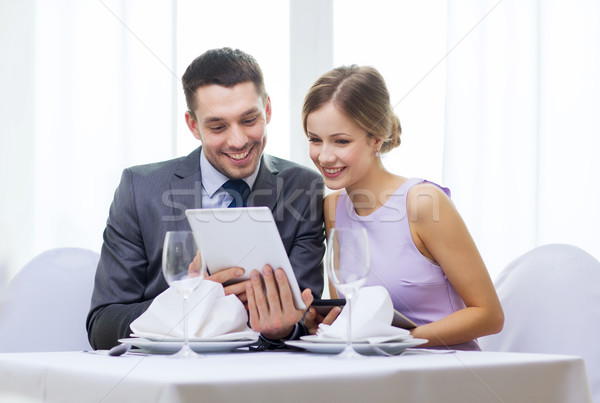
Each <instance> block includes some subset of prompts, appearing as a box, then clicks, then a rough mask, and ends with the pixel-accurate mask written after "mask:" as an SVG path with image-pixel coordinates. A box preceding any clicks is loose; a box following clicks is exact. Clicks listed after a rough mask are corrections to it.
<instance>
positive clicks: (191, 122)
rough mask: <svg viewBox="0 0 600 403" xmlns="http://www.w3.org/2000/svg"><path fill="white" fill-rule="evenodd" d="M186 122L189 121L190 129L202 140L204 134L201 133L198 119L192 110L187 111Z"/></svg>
mask: <svg viewBox="0 0 600 403" xmlns="http://www.w3.org/2000/svg"><path fill="white" fill-rule="evenodd" d="M185 123H187V126H188V129H190V131H191V132H192V134H193V135H194V137H196V138H197V139H198V140H200V141H202V135H201V134H200V130H199V129H198V121H197V120H196V118H195V117H194V116H193V115H192V112H190V111H186V112H185Z"/></svg>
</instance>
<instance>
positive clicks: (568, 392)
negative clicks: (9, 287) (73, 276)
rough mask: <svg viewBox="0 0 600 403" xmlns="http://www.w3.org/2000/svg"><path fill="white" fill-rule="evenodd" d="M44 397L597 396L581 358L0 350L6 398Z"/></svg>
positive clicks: (480, 400) (569, 400)
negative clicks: (177, 355)
mask: <svg viewBox="0 0 600 403" xmlns="http://www.w3.org/2000/svg"><path fill="white" fill-rule="evenodd" d="M3 395H4V396H8V395H11V396H13V397H14V396H16V395H23V396H27V397H31V398H33V400H32V401H44V402H61V403H63V402H65V403H67V402H77V403H82V402H94V403H96V402H144V403H146V402H169V403H176V402H192V401H205V402H215V401H219V402H221V401H223V402H237V403H241V402H302V403H306V402H307V401H309V402H310V401H326V402H336V401H339V402H411V403H414V402H461V403H468V402H474V403H485V402H494V403H500V402H502V403H509V402H515V403H524V402H527V403H532V402H543V403H553V402H561V403H578V402H586V403H587V402H591V399H590V392H589V387H588V383H587V378H586V374H585V369H584V363H583V360H582V359H581V358H578V357H571V356H558V355H542V354H521V353H491V352H457V353H455V354H427V353H422V354H410V355H402V356H395V357H367V358H365V359H363V360H359V361H340V360H336V359H332V358H331V356H328V355H317V354H305V353H296V352H238V353H230V354H212V355H207V356H206V358H203V359H199V360H193V361H186V360H175V359H170V358H168V357H166V356H122V357H108V356H101V355H94V354H90V353H83V352H60V353H12V354H0V401H2V396H3Z"/></svg>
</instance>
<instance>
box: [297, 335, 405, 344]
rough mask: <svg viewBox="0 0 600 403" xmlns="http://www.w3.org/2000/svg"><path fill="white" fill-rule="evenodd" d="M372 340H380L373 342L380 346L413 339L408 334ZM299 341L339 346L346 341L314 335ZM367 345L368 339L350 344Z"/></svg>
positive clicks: (357, 340) (301, 338)
mask: <svg viewBox="0 0 600 403" xmlns="http://www.w3.org/2000/svg"><path fill="white" fill-rule="evenodd" d="M373 339H380V340H375V341H377V343H375V344H381V343H393V342H401V341H409V340H412V339H413V337H412V336H411V335H410V334H406V335H398V336H389V337H385V336H384V337H373ZM300 340H303V341H310V342H311V343H334V344H340V343H345V342H346V340H340V339H334V338H332V337H323V336H317V335H316V334H311V335H306V336H301V337H300ZM368 343H369V340H368V339H354V340H352V344H368Z"/></svg>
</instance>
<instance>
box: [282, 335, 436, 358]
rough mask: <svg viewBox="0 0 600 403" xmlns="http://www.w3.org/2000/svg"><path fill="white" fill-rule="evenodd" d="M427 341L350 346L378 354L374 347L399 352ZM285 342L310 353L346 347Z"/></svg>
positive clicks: (365, 352)
mask: <svg viewBox="0 0 600 403" xmlns="http://www.w3.org/2000/svg"><path fill="white" fill-rule="evenodd" d="M425 343H427V340H426V339H410V340H407V341H400V342H395V343H379V344H352V347H353V348H354V349H355V350H356V351H357V352H358V353H360V354H367V355H380V353H379V352H378V351H377V350H376V349H374V348H373V347H376V348H377V349H381V350H383V351H385V352H386V353H388V354H400V353H402V352H403V351H404V350H406V349H407V348H409V347H415V346H419V345H421V344H425ZM285 344H287V345H288V346H291V347H299V348H302V349H304V350H306V351H310V352H311V353H320V354H337V353H341V352H342V350H343V349H344V348H345V347H346V343H339V342H338V343H313V342H310V341H302V340H290V341H286V342H285Z"/></svg>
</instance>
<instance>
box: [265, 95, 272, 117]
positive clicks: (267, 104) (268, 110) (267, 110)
mask: <svg viewBox="0 0 600 403" xmlns="http://www.w3.org/2000/svg"><path fill="white" fill-rule="evenodd" d="M265 114H266V116H267V123H269V122H270V121H271V97H269V96H267V101H266V102H265Z"/></svg>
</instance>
